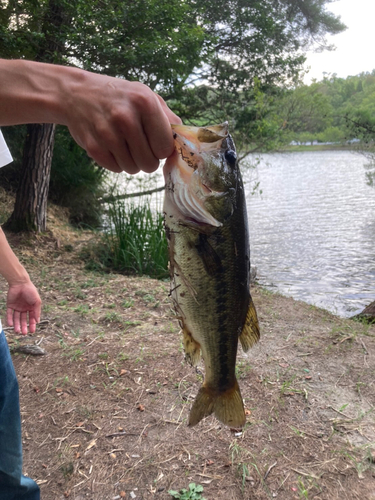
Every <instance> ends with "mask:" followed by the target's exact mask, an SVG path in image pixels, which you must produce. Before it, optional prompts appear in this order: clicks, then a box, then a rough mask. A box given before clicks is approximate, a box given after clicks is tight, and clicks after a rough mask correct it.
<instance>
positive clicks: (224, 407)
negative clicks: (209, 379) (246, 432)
mask: <svg viewBox="0 0 375 500" xmlns="http://www.w3.org/2000/svg"><path fill="white" fill-rule="evenodd" d="M211 413H215V416H216V418H217V419H218V420H220V422H222V423H223V424H225V425H228V426H229V427H234V428H239V427H243V426H244V425H245V422H246V416H245V410H244V406H243V401H242V396H241V393H240V388H239V386H238V382H237V380H235V383H234V385H233V387H231V388H230V389H228V390H226V391H225V392H222V393H219V394H218V393H216V392H213V391H212V390H210V389H209V388H208V387H207V386H204V385H203V386H202V387H201V388H200V390H199V392H198V394H197V397H196V398H195V401H194V404H193V407H192V409H191V411H190V416H189V426H191V427H192V426H193V425H196V424H197V423H198V422H200V421H201V420H202V419H203V418H204V417H208V415H211Z"/></svg>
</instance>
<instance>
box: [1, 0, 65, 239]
mask: <svg viewBox="0 0 375 500" xmlns="http://www.w3.org/2000/svg"><path fill="white" fill-rule="evenodd" d="M65 4H66V2H63V1H61V0H49V1H48V3H47V4H46V6H45V14H44V19H43V23H42V30H41V34H42V35H43V37H41V44H40V47H39V50H38V51H37V55H36V58H35V59H36V60H37V61H41V62H48V63H55V62H59V63H61V61H60V60H59V56H60V54H61V52H62V47H63V46H64V43H65V41H64V38H63V37H62V36H61V33H60V31H61V28H62V26H63V25H64V23H68V22H69V19H70V18H69V15H68V14H66V13H65V10H64V9H65V8H66V5H65ZM55 128H56V126H55V125H53V124H49V123H48V124H46V123H44V124H31V125H28V126H27V136H26V141H25V145H24V148H23V160H22V171H21V180H20V185H19V187H18V189H17V195H16V203H15V206H14V211H13V213H12V215H11V216H10V218H9V220H8V221H7V222H6V224H5V227H6V228H7V229H9V230H10V231H15V232H17V231H37V232H41V231H45V230H46V228H47V224H46V223H47V198H48V189H49V179H50V174H51V164H52V154H53V146H54V139H55Z"/></svg>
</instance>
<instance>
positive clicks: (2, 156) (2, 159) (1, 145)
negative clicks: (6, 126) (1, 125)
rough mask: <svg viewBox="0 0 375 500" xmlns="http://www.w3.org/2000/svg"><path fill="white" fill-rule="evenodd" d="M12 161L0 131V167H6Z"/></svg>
mask: <svg viewBox="0 0 375 500" xmlns="http://www.w3.org/2000/svg"><path fill="white" fill-rule="evenodd" d="M12 161H13V158H12V155H11V154H10V151H9V149H8V146H7V145H6V142H5V141H4V137H3V134H2V133H1V130H0V167H3V166H4V165H8V163H10V162H12Z"/></svg>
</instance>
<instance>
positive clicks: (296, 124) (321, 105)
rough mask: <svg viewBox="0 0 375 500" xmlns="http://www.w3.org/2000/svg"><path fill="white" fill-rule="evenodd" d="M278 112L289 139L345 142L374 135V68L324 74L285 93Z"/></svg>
mask: <svg viewBox="0 0 375 500" xmlns="http://www.w3.org/2000/svg"><path fill="white" fill-rule="evenodd" d="M279 113H280V115H281V116H282V117H283V119H284V121H285V129H286V132H287V136H286V139H288V140H292V141H298V142H312V141H319V142H336V143H340V142H342V143H344V142H347V141H351V140H353V139H358V140H360V141H361V142H362V143H363V144H362V148H363V146H364V145H366V144H368V143H370V142H372V141H373V140H374V138H375V70H373V71H372V72H371V73H360V74H359V75H356V76H348V77H347V78H339V77H337V76H336V75H332V76H325V77H324V78H323V79H322V80H321V81H314V82H313V83H312V84H311V85H300V86H297V87H296V88H295V89H292V90H289V91H288V92H286V94H285V96H284V98H283V100H282V102H281V103H280V107H279Z"/></svg>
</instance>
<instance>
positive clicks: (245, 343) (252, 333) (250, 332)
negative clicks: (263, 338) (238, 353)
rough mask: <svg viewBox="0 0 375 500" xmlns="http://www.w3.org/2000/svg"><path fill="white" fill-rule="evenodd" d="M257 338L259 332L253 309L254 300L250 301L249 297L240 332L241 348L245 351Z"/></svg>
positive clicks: (255, 313)
mask: <svg viewBox="0 0 375 500" xmlns="http://www.w3.org/2000/svg"><path fill="white" fill-rule="evenodd" d="M259 338H260V333H259V323H258V317H257V312H256V310H255V306H254V302H253V301H252V299H250V304H249V309H248V311H247V315H246V320H245V324H244V326H243V328H242V332H241V334H240V342H241V345H242V349H243V350H244V351H245V352H246V351H248V350H249V349H250V347H252V346H253V345H254V344H256V343H257V342H258V340H259Z"/></svg>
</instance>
